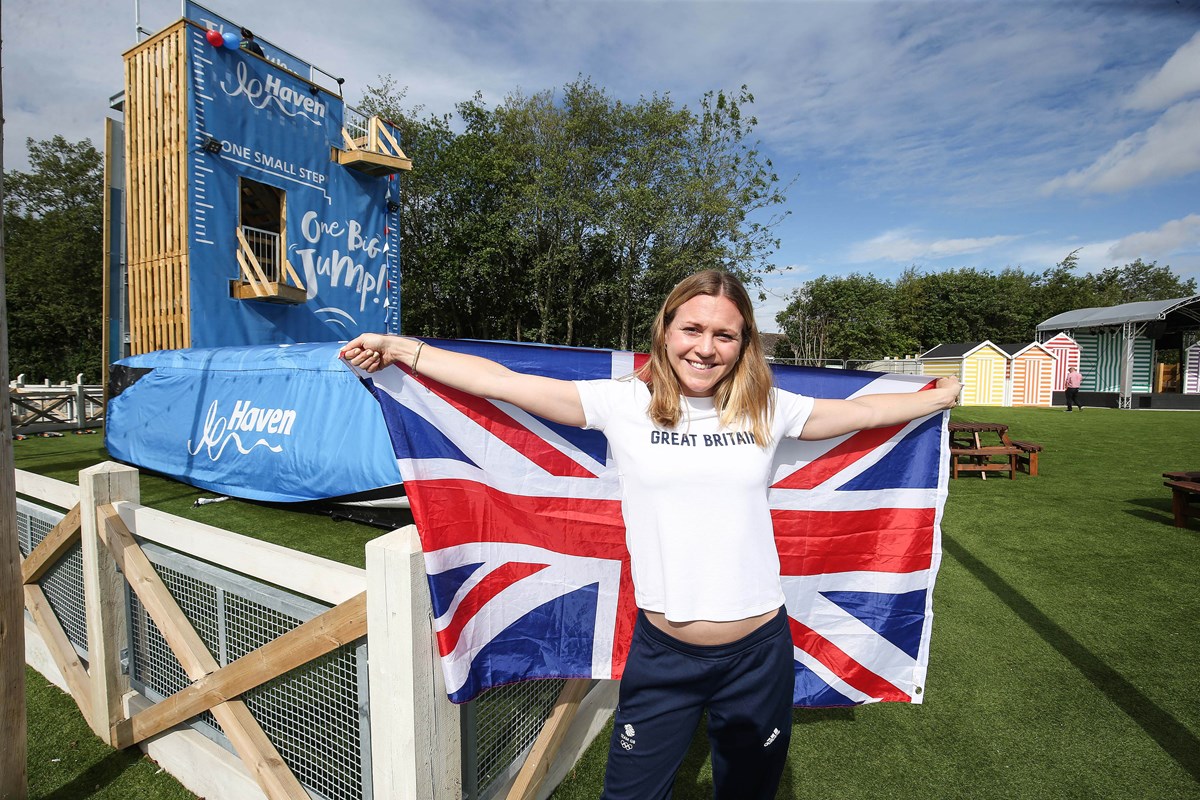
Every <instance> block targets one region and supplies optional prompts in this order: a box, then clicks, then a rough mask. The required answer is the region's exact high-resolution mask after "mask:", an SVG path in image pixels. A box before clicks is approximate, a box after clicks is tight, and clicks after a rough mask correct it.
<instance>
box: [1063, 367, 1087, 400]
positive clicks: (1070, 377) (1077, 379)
mask: <svg viewBox="0 0 1200 800" xmlns="http://www.w3.org/2000/svg"><path fill="white" fill-rule="evenodd" d="M1082 383H1083V375H1082V373H1080V372H1079V370H1077V369H1075V368H1074V367H1068V368H1067V411H1070V410H1071V406H1072V405H1074V406H1075V407H1076V408H1078V409H1079V410H1080V411H1083V406H1081V405H1080V404H1079V386H1080V384H1082Z"/></svg>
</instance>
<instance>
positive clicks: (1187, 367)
mask: <svg viewBox="0 0 1200 800" xmlns="http://www.w3.org/2000/svg"><path fill="white" fill-rule="evenodd" d="M1183 393H1184V394H1200V342H1196V343H1195V344H1193V345H1192V346H1191V347H1189V348H1188V349H1187V350H1185V351H1184V352H1183Z"/></svg>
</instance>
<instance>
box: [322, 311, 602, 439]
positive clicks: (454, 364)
mask: <svg viewBox="0 0 1200 800" xmlns="http://www.w3.org/2000/svg"><path fill="white" fill-rule="evenodd" d="M338 355H339V356H340V357H341V358H343V359H345V360H346V362H347V363H349V364H351V365H353V366H355V367H358V368H359V369H362V370H365V371H367V372H376V371H378V370H381V369H383V368H384V367H390V366H391V365H393V364H403V365H404V366H406V367H409V368H411V369H413V370H414V371H415V372H416V373H417V374H419V375H425V376H428V377H429V378H431V379H432V380H435V381H437V382H438V383H442V384H445V385H446V386H449V387H451V388H453V389H458V390H459V391H463V392H466V393H467V394H473V395H476V396H477V397H487V398H489V399H492V400H502V401H504V402H507V403H512V404H513V405H515V406H517V407H518V408H521V409H523V410H525V411H528V412H529V413H530V414H535V415H537V416H539V417H542V418H543V419H548V420H550V421H551V422H558V423H562V424H563V425H574V426H577V427H583V425H585V424H586V422H587V420H586V418H585V417H584V414H583V404H582V403H580V401H579V392H578V391H577V390H576V388H575V384H573V383H571V382H570V381H564V380H559V379H557V378H547V377H544V376H541V375H528V374H526V373H523V372H514V371H513V370H511V369H509V368H508V367H505V366H503V365H501V364H497V363H496V362H495V361H489V360H488V359H486V358H480V357H479V356H471V355H467V354H465V353H456V352H453V351H451V350H443V349H441V348H439V347H434V346H433V345H428V344H425V343H424V342H421V341H419V340H417V339H409V338H407V337H404V336H389V335H385V334H381V333H364V334H362V335H361V336H357V337H355V338H354V339H352V340H351V341H349V342H347V343H346V345H345V346H344V347H342V349H341V351H340V352H339V353H338ZM414 362H415V363H414Z"/></svg>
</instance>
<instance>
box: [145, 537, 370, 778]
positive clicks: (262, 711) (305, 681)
mask: <svg viewBox="0 0 1200 800" xmlns="http://www.w3.org/2000/svg"><path fill="white" fill-rule="evenodd" d="M143 548H144V550H145V551H146V555H147V556H148V557H149V558H150V561H151V563H153V564H154V567H155V570H156V571H157V572H158V574H159V576H160V577H161V578H162V580H163V583H164V584H165V585H166V587H167V589H168V590H169V591H170V593H171V596H172V597H174V598H175V601H176V602H177V603H178V604H179V606H180V608H181V609H182V610H183V612H184V614H185V615H186V616H187V618H188V620H189V621H190V622H191V623H192V624H193V625H194V626H195V627H196V630H197V633H198V634H199V635H200V638H201V639H202V640H203V641H204V643H205V645H206V646H207V647H208V649H209V652H211V653H212V654H213V656H214V657H215V658H216V659H217V661H218V662H219V663H220V664H221V665H222V666H224V665H225V664H228V663H230V662H232V661H236V660H237V659H238V658H240V657H241V656H243V655H245V654H247V653H249V652H251V651H253V650H255V649H257V648H259V647H261V646H263V645H265V644H267V643H268V642H270V641H272V640H274V639H276V638H278V637H279V636H281V635H282V634H284V633H287V632H288V631H290V630H292V629H293V628H295V627H297V626H298V625H300V624H301V623H303V622H305V621H307V620H309V619H312V618H313V617H315V616H317V615H318V614H320V613H322V612H323V611H325V610H327V606H322V605H320V604H317V603H314V602H312V601H310V600H308V599H306V598H303V597H299V596H297V595H293V594H291V593H289V592H287V591H285V590H283V589H279V588H277V587H274V586H270V585H267V584H262V583H259V582H257V581H253V580H251V579H249V578H246V577H245V576H242V575H238V574H235V573H232V572H229V571H227V570H223V569H221V568H219V567H215V566H213V565H211V564H207V563H205V562H202V561H198V560H196V559H193V558H190V557H188V556H185V555H183V554H180V553H176V552H174V551H171V550H167V549H165V548H162V547H158V546H156V545H153V544H151V543H144V544H143ZM130 628H131V631H130V650H131V653H132V658H131V676H130V677H131V681H132V683H133V685H134V687H135V688H137V689H138V690H139V691H141V692H142V693H143V694H145V695H146V696H147V697H149V698H150V699H152V700H160V699H162V698H163V697H166V696H168V695H171V694H173V693H175V692H177V691H179V690H180V689H182V688H184V687H186V686H188V685H189V684H190V683H191V681H189V680H188V679H187V676H186V674H185V673H184V671H183V668H182V666H180V664H179V661H178V659H176V658H175V656H174V654H173V653H172V652H171V651H170V648H169V647H167V645H166V641H165V640H164V639H163V636H162V633H161V632H160V631H159V630H158V627H157V626H156V625H155V624H154V621H153V620H151V619H150V618H149V616H148V615H147V614H146V612H145V610H144V608H143V607H142V606H141V604H140V603H138V601H137V597H136V595H134V594H132V593H130ZM240 699H242V700H243V701H245V703H246V704H247V706H248V707H249V708H250V710H251V712H252V713H253V715H254V718H255V719H256V720H257V721H258V723H259V725H261V726H262V728H263V730H264V732H265V733H266V734H267V737H268V738H269V739H270V740H271V743H272V744H273V745H274V746H275V748H276V749H277V750H278V751H279V754H280V755H281V756H282V757H283V760H284V762H285V763H286V764H287V765H288V767H289V768H290V769H291V770H292V771H293V773H295V775H296V777H297V779H298V780H299V781H300V782H301V783H302V784H304V786H305V787H306V788H307V789H308V790H309V792H310V793H311V794H313V796H315V797H322V798H329V800H335V799H336V800H341V799H342V798H348V799H349V800H359V799H360V798H364V799H366V798H370V797H371V789H370V758H369V754H370V734H369V726H368V719H367V714H366V709H367V682H366V641H365V639H363V640H360V641H359V642H358V643H354V644H350V645H346V646H344V647H341V648H338V649H337V650H334V651H333V652H331V653H329V654H327V655H325V656H323V657H321V658H318V659H316V660H314V661H311V662H309V663H308V664H305V665H302V666H301V667H298V668H297V669H294V670H292V671H290V672H288V673H285V674H284V675H281V676H279V677H278V678H275V679H274V680H272V681H269V682H268V683H266V684H263V685H262V686H259V687H257V688H255V689H253V690H251V691H249V692H247V693H246V694H245V695H243V696H242V697H241V698H240ZM191 724H192V726H193V727H194V728H195V729H196V730H198V731H200V732H202V733H204V734H205V735H207V736H209V737H210V738H212V739H213V740H214V741H217V742H219V743H220V744H221V745H222V746H224V747H226V748H228V749H230V750H232V747H231V745H230V744H229V742H228V740H227V739H226V738H225V736H224V733H223V732H222V731H221V728H220V726H219V725H218V724H217V721H216V719H215V718H214V717H213V716H212V714H211V713H210V712H205V713H204V714H202V715H200V716H198V717H196V718H195V719H194V720H192V722H191Z"/></svg>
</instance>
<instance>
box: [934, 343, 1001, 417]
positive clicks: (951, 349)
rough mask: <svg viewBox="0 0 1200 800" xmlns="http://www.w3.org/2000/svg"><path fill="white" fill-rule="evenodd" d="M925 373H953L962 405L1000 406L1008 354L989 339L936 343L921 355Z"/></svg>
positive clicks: (939, 374) (940, 374)
mask: <svg viewBox="0 0 1200 800" xmlns="http://www.w3.org/2000/svg"><path fill="white" fill-rule="evenodd" d="M921 371H922V373H923V374H925V375H937V376H939V377H940V376H942V375H957V376H958V377H959V379H960V380H961V381H962V383H963V394H962V404H963V405H965V406H1002V405H1004V379H1005V376H1006V375H1007V373H1008V353H1006V352H1004V351H1003V350H1001V349H1000V348H999V347H997V346H996V345H994V344H992V343H991V342H989V341H986V340H985V341H982V342H960V343H957V344H939V345H938V346H937V347H934V348H933V349H931V350H929V351H928V352H926V353H923V354H922V355H921Z"/></svg>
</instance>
